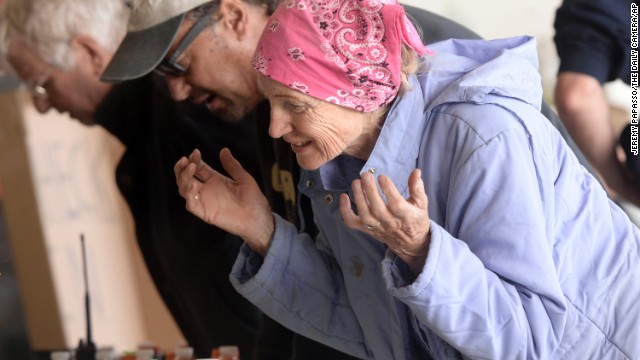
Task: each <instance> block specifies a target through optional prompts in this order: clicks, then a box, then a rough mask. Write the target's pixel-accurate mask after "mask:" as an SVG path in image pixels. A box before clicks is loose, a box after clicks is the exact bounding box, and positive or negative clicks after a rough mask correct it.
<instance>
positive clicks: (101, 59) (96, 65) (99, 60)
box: [71, 34, 110, 76]
mask: <svg viewBox="0 0 640 360" xmlns="http://www.w3.org/2000/svg"><path fill="white" fill-rule="evenodd" d="M71 48H72V50H73V51H74V52H77V57H76V59H80V60H82V59H84V60H86V61H87V62H86V63H85V64H86V65H89V66H91V71H92V72H93V73H95V74H96V75H97V76H100V75H102V72H103V71H104V69H105V68H106V67H107V65H108V64H109V60H110V56H109V54H108V53H107V51H106V50H105V49H104V48H103V47H102V45H100V44H99V43H98V41H97V40H96V39H95V38H94V37H92V36H90V35H86V34H76V35H75V36H74V37H73V38H72V39H71ZM78 65H80V64H78Z"/></svg>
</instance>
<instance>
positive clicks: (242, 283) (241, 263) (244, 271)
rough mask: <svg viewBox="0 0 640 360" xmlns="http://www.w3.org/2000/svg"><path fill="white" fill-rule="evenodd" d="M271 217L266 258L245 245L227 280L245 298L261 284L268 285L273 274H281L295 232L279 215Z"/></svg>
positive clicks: (293, 227)
mask: <svg viewBox="0 0 640 360" xmlns="http://www.w3.org/2000/svg"><path fill="white" fill-rule="evenodd" d="M273 216H274V220H275V230H274V233H273V239H272V240H271V242H270V243H269V247H268V249H267V254H266V256H265V257H264V258H263V257H262V256H261V255H260V254H258V253H257V252H255V251H253V250H252V249H251V248H250V247H249V246H248V245H247V244H246V243H245V244H243V245H242V247H241V248H240V253H239V254H238V257H237V258H236V261H235V263H234V264H233V268H232V269H231V274H230V275H229V280H230V281H231V283H232V285H233V286H234V287H235V288H236V290H237V291H238V292H240V293H241V294H243V295H245V296H247V295H249V294H250V293H252V292H254V291H255V290H257V289H258V288H260V287H261V286H262V284H265V283H268V282H269V281H270V279H271V276H273V274H277V273H280V272H282V269H283V268H284V267H285V266H286V262H287V259H288V257H289V251H290V249H291V247H290V246H288V242H289V241H290V240H291V239H292V238H295V235H296V234H297V230H296V228H295V226H294V225H293V224H291V223H289V222H288V221H286V220H284V219H283V218H282V217H280V215H278V214H275V213H274V214H273Z"/></svg>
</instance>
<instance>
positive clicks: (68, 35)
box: [0, 0, 130, 69]
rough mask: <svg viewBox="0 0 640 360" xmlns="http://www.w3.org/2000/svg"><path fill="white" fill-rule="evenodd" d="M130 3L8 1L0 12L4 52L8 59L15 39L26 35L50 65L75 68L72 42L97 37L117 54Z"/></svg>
mask: <svg viewBox="0 0 640 360" xmlns="http://www.w3.org/2000/svg"><path fill="white" fill-rule="evenodd" d="M127 3H128V1H126V0H4V4H3V8H2V11H1V12H0V52H1V53H2V55H3V58H4V57H6V54H7V51H8V47H9V44H10V42H11V37H12V36H13V35H14V34H16V33H17V34H21V35H24V36H25V37H26V38H27V39H28V40H29V41H30V42H31V44H32V45H33V47H34V49H35V50H36V51H37V53H38V54H39V55H40V56H41V57H42V59H43V60H45V61H46V62H47V63H49V64H52V65H55V66H58V67H61V68H63V69H69V68H71V67H73V66H74V65H75V64H74V57H73V54H72V53H71V51H70V50H71V49H70V45H71V40H72V39H73V37H74V36H75V35H77V34H85V35H88V36H91V37H93V38H94V39H95V40H96V41H97V42H98V43H99V44H100V45H101V46H102V47H104V49H105V50H107V51H115V50H116V49H117V47H118V45H119V44H120V42H121V41H122V38H123V37H124V35H125V34H126V32H127V22H128V19H129V13H130V9H129V7H128V5H127Z"/></svg>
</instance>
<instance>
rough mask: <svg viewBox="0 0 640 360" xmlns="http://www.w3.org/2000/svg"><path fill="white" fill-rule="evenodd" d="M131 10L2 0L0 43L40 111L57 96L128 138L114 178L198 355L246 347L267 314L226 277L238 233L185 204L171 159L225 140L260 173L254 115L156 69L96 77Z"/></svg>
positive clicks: (61, 104)
mask: <svg viewBox="0 0 640 360" xmlns="http://www.w3.org/2000/svg"><path fill="white" fill-rule="evenodd" d="M129 12H130V9H129V7H128V6H127V4H126V3H125V2H123V1H105V0H83V1H76V0H5V2H4V4H3V10H2V18H1V19H0V26H1V27H2V28H3V29H2V30H1V31H0V34H2V36H1V37H0V52H1V53H2V54H1V55H2V56H3V57H6V59H7V60H8V63H9V64H10V65H11V66H12V68H13V70H14V71H15V73H16V75H17V76H18V77H19V78H20V79H22V80H23V82H24V83H25V84H26V86H27V88H28V89H29V91H30V92H31V94H32V97H33V101H34V104H35V107H36V108H37V110H38V111H40V112H42V113H44V112H46V111H48V110H50V109H52V108H54V109H56V110H57V111H59V112H61V113H68V114H69V115H70V116H71V117H73V118H75V119H77V120H79V121H80V122H82V123H83V124H85V125H94V124H98V125H100V126H102V127H104V128H105V129H106V130H108V131H109V132H110V133H111V134H113V135H114V136H116V137H117V138H118V139H119V140H120V141H121V142H122V143H123V144H124V145H125V146H126V148H127V149H126V152H125V154H124V155H123V157H122V159H121V161H120V163H119V164H118V168H117V170H116V180H117V183H118V187H119V189H120V191H121V192H122V194H123V196H124V197H125V199H126V200H127V203H128V205H129V207H130V209H131V213H132V215H133V218H134V221H135V227H136V237H137V242H138V245H139V247H140V250H141V252H142V254H143V256H144V259H145V262H146V265H147V267H148V269H149V272H150V274H151V276H152V278H153V280H154V282H155V285H156V287H157V289H158V291H159V293H160V294H161V296H162V299H163V300H164V302H165V303H166V305H167V307H168V308H169V310H170V312H171V314H172V315H173V317H174V318H175V320H176V322H177V324H178V326H179V327H180V329H181V331H182V333H183V335H184V336H185V338H186V340H187V341H188V342H189V343H190V345H191V346H193V347H194V349H195V353H196V355H198V356H200V357H205V356H206V357H208V356H209V354H210V352H211V349H212V348H214V347H218V346H220V345H225V344H237V345H239V346H240V349H241V351H242V354H243V358H247V359H250V358H251V356H252V352H253V349H254V347H255V345H254V343H255V341H256V336H257V333H258V328H259V326H260V323H261V321H263V320H262V315H261V314H260V313H259V311H258V310H256V308H255V307H254V306H253V305H251V304H250V303H249V302H248V301H246V300H245V299H244V298H242V297H241V296H240V295H238V294H237V292H235V290H234V289H233V288H232V287H231V285H230V283H229V281H228V273H229V270H230V268H231V265H232V263H233V260H234V259H235V256H236V254H237V252H238V248H239V246H240V245H241V243H242V241H241V240H240V239H239V238H237V237H235V236H231V235H229V234H228V233H226V232H224V231H222V230H220V229H218V228H215V227H212V226H208V225H206V224H204V223H202V222H201V221H200V220H199V219H197V218H195V217H193V216H192V215H191V214H189V213H187V212H186V210H185V209H184V205H183V202H182V199H181V198H180V197H179V196H178V194H177V193H176V191H175V188H176V185H175V180H174V176H173V171H172V169H173V163H174V162H175V159H176V157H178V156H180V155H182V154H183V153H184V152H186V151H188V150H189V149H191V148H193V147H199V148H201V149H203V151H204V152H205V154H204V156H205V157H206V158H207V159H208V161H210V162H211V164H213V166H214V167H216V165H215V162H216V159H218V156H217V153H218V151H219V150H220V149H221V148H222V147H232V148H234V149H235V150H234V153H238V154H241V155H240V156H241V157H242V158H243V163H245V164H250V165H249V168H250V169H251V171H252V173H254V174H256V175H258V173H259V171H258V168H257V163H256V161H255V153H256V149H255V145H254V144H255V141H246V140H247V139H251V138H253V137H254V136H255V129H254V126H253V123H252V122H253V121H254V120H253V119H247V120H246V121H240V122H238V123H235V124H228V123H224V122H222V121H219V120H218V119H216V118H214V117H212V116H211V114H210V113H209V112H207V111H206V110H205V109H203V108H201V107H198V106H194V105H191V104H176V103H175V102H173V101H172V100H171V98H170V97H169V94H168V92H167V90H166V85H165V83H164V81H162V80H161V79H159V78H158V77H157V76H154V75H149V76H145V77H143V78H141V79H138V80H135V81H131V82H125V83H122V84H117V85H112V84H105V83H102V82H100V79H99V77H100V75H101V74H102V72H103V70H104V68H105V67H106V66H107V64H108V63H109V61H110V59H111V57H112V55H113V53H114V51H115V49H116V47H117V46H118V44H119V43H120V41H121V40H122V38H123V36H124V35H125V32H126V24H127V19H128V16H129ZM158 80H160V81H158ZM140 340H143V339H140ZM283 348H284V349H285V350H282V351H280V350H278V352H287V351H289V344H287V343H286V342H285V344H284V345H283Z"/></svg>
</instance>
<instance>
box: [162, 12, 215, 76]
mask: <svg viewBox="0 0 640 360" xmlns="http://www.w3.org/2000/svg"><path fill="white" fill-rule="evenodd" d="M210 19H211V18H210V17H209V16H203V17H201V18H200V19H198V21H197V22H196V23H195V24H193V27H192V28H191V29H190V30H189V32H188V33H187V35H185V37H184V38H183V39H182V41H181V42H180V44H179V45H178V47H177V48H176V49H175V50H174V51H173V54H172V55H171V57H169V59H168V60H166V61H163V62H162V63H160V65H158V67H156V69H155V71H156V73H158V74H160V75H162V76H164V75H171V76H184V75H185V74H186V73H187V68H186V67H184V66H182V65H180V64H178V63H177V61H178V58H179V57H180V55H182V53H183V52H184V51H185V49H186V48H187V47H188V46H189V45H190V44H191V43H192V42H193V40H194V39H195V38H196V36H198V35H199V34H200V33H201V32H202V30H204V28H206V27H207V25H208V24H209V20H210Z"/></svg>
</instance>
